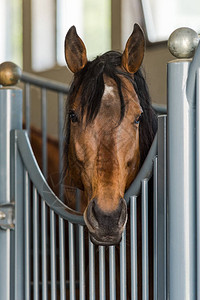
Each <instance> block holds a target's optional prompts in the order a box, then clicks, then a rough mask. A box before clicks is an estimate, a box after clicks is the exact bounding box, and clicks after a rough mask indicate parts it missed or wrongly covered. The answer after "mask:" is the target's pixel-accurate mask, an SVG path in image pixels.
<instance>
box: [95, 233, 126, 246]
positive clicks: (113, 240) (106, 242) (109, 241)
mask: <svg viewBox="0 0 200 300" xmlns="http://www.w3.org/2000/svg"><path fill="white" fill-rule="evenodd" d="M121 239H122V235H121V234H120V235H118V236H115V237H113V236H105V237H103V238H102V239H98V238H97V237H96V236H94V235H93V234H90V240H91V242H92V243H93V244H94V245H96V246H116V245H118V244H119V243H120V242H121Z"/></svg>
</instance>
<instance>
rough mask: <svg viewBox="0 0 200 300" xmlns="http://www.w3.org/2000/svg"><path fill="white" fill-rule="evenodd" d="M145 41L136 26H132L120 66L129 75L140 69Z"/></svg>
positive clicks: (139, 28)
mask: <svg viewBox="0 0 200 300" xmlns="http://www.w3.org/2000/svg"><path fill="white" fill-rule="evenodd" d="M144 50H145V39H144V33H143V31H142V29H141V27H140V26H139V25H138V24H135V25H134V28H133V32H132V34H131V36H130V37H129V39H128V41H127V43H126V47H125V50H124V53H123V55H122V66H123V67H124V68H125V69H126V71H127V72H129V73H135V72H137V70H138V69H139V68H140V66H141V64H142V60H143V57H144Z"/></svg>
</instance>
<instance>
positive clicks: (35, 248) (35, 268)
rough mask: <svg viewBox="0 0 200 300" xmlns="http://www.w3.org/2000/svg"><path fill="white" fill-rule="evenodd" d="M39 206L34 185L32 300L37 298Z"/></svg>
mask: <svg viewBox="0 0 200 300" xmlns="http://www.w3.org/2000/svg"><path fill="white" fill-rule="evenodd" d="M38 212H39V208H38V194H37V190H36V188H35V187H33V296H34V300H38V299H39V236H38V224H39V215H38Z"/></svg>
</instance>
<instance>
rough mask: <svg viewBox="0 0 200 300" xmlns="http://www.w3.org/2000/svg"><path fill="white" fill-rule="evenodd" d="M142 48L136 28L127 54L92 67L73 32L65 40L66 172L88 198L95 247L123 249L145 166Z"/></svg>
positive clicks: (86, 215)
mask: <svg viewBox="0 0 200 300" xmlns="http://www.w3.org/2000/svg"><path fill="white" fill-rule="evenodd" d="M144 48H145V42H144V35H143V32H142V30H141V28H140V27H139V25H137V24H135V26H134V30H133V32H132V34H131V36H130V37H129V39H128V41H127V43H126V47H125V50H124V52H123V54H121V53H119V52H114V51H109V52H107V53H105V54H103V55H101V56H99V57H97V58H96V59H94V60H93V61H88V59H87V55H86V48H85V45H84V43H83V41H82V40H81V38H80V37H79V36H78V35H77V32H76V29H75V27H74V26H73V27H71V28H70V29H69V31H68V33H67V35H66V38H65V58H66V62H67V65H68V67H69V69H70V70H71V71H72V72H73V73H74V80H73V83H72V85H71V88H70V92H69V97H68V101H67V114H66V119H67V125H66V127H67V132H66V151H65V152H66V157H67V170H68V174H70V176H71V178H72V180H73V182H74V184H75V186H76V187H77V188H79V189H81V190H84V191H85V192H86V193H87V199H88V201H87V207H86V208H85V211H84V220H85V223H86V225H87V227H88V229H89V232H90V236H91V240H92V241H93V242H94V243H95V244H101V245H113V244H117V243H119V241H120V240H121V236H122V233H123V231H124V228H125V225H126V222H127V205H126V202H125V200H124V193H125V191H126V189H127V188H128V187H129V185H130V184H131V182H132V181H133V180H134V178H135V177H136V175H137V173H138V170H139V166H140V163H141V151H140V121H141V120H142V118H143V117H144V116H143V115H144V110H146V107H144V108H143V107H142V105H141V103H140V102H141V101H140V99H139V97H138V94H137V92H136V90H137V89H138V87H137V89H136V81H135V74H136V73H137V72H138V70H139V68H140V66H141V63H142V60H143V56H144ZM141 122H142V121H141Z"/></svg>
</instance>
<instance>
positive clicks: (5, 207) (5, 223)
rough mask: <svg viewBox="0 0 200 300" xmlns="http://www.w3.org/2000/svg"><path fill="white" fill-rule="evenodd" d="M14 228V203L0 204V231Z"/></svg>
mask: <svg viewBox="0 0 200 300" xmlns="http://www.w3.org/2000/svg"><path fill="white" fill-rule="evenodd" d="M14 228H15V203H14V202H11V203H2V204H0V229H2V230H6V229H14Z"/></svg>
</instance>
